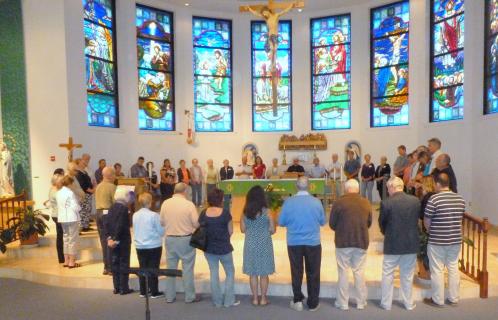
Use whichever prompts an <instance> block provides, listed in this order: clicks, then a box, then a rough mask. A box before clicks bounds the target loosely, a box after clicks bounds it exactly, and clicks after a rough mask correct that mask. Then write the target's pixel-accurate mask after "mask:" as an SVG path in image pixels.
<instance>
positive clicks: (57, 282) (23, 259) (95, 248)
mask: <svg viewBox="0 0 498 320" xmlns="http://www.w3.org/2000/svg"><path fill="white" fill-rule="evenodd" d="M240 239H241V238H239V239H238V240H236V241H234V247H235V252H234V261H235V267H236V279H235V292H236V293H237V294H244V295H249V294H250V293H251V291H250V287H249V283H248V277H247V276H245V275H243V274H242V273H241V270H242V266H241V264H242V262H241V260H242V259H241V251H242V244H243V242H242V241H241V240H240ZM80 240H81V241H80V248H82V249H81V250H80V259H79V260H78V261H79V262H80V263H81V264H82V267H80V268H76V269H67V268H63V267H62V266H61V265H59V264H57V253H56V250H55V236H52V235H51V236H48V237H43V238H41V239H40V245H39V247H36V248H24V247H20V246H19V244H18V243H13V244H9V248H8V250H7V252H6V254H4V255H0V277H8V278H15V279H23V280H28V281H32V282H36V283H40V284H45V285H52V286H59V287H70V288H91V289H104V290H109V291H110V290H111V288H112V277H109V276H103V275H102V270H103V264H102V262H101V250H100V242H99V240H98V237H97V235H96V234H95V235H84V236H82V237H81V239H80ZM274 246H275V251H276V256H275V263H276V268H277V271H279V272H277V273H276V274H274V275H272V276H271V277H270V283H271V285H270V288H269V295H271V296H288V297H290V296H292V287H291V280H290V272H289V270H288V259H287V257H286V255H285V254H284V251H285V240H283V239H276V240H275V241H274ZM323 246H324V250H323V252H324V256H323V258H322V282H321V291H320V295H321V296H322V297H324V298H333V297H335V291H336V284H337V282H336V279H337V276H336V273H337V271H336V267H335V261H334V260H333V251H334V249H333V246H331V245H330V244H324V245H323ZM370 247H371V248H370V249H369V253H368V258H367V277H366V278H367V287H368V294H369V299H380V278H381V270H380V269H381V261H382V251H381V250H382V242H378V241H373V242H371V246H370ZM282 248H283V249H282ZM164 260H165V254H164V253H163V257H162V264H161V267H162V268H164V267H165V261H164ZM131 261H132V262H131V265H132V266H136V265H138V262H137V258H136V252H135V250H134V249H132V250H131ZM220 269H222V268H220ZM220 276H221V278H223V277H224V275H223V272H220ZM351 281H352V279H351ZM195 283H196V289H197V292H199V293H203V294H205V293H209V292H210V283H209V269H208V267H207V263H206V261H205V259H204V256H203V254H202V252H200V251H199V252H198V255H197V259H196V268H195ZM130 285H131V287H132V288H134V289H138V279H137V278H136V277H135V276H133V275H132V276H131V277H130ZM398 286H399V284H398V283H397V284H396V288H395V296H397V295H398ZM177 287H178V290H179V291H180V292H182V291H183V286H182V281H181V280H178V281H177ZM160 288H161V290H163V289H164V288H165V279H164V278H161V279H160ZM303 290H304V292H306V285H305V284H303ZM493 294H494V295H498V288H497V287H496V286H494V287H493V286H491V288H490V295H493ZM429 295H430V290H429V287H428V286H427V284H423V283H416V284H415V286H414V297H415V299H416V300H422V299H423V298H424V297H428V296H429ZM461 297H462V298H477V297H479V287H478V285H477V284H475V283H474V282H472V281H471V280H470V279H467V278H465V277H464V276H463V275H462V287H461Z"/></svg>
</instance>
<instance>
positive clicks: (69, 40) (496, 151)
mask: <svg viewBox="0 0 498 320" xmlns="http://www.w3.org/2000/svg"><path fill="white" fill-rule="evenodd" d="M37 2H38V1H36V0H25V1H24V2H23V4H24V6H25V9H26V10H25V12H24V16H25V17H30V18H31V17H32V16H39V15H41V14H43V12H44V11H45V12H46V13H47V14H49V16H53V19H54V20H55V21H58V24H59V26H60V25H64V27H65V30H63V31H61V30H58V31H57V32H56V34H55V37H56V38H57V39H56V40H58V41H61V42H62V43H63V45H64V48H65V49H64V50H63V52H61V53H58V55H60V58H61V59H60V60H59V61H58V63H60V64H63V65H64V68H60V70H58V72H59V73H58V74H57V75H54V77H57V78H58V79H59V78H60V79H63V80H66V81H63V80H59V81H63V82H64V86H63V88H64V90H66V88H65V82H67V90H66V91H64V92H62V93H61V98H60V100H59V101H58V102H57V103H52V106H53V107H52V108H53V111H54V112H55V113H57V114H59V112H60V114H62V119H64V115H67V121H68V123H69V126H68V128H67V129H64V130H62V131H58V133H57V134H52V135H51V136H53V137H55V136H57V137H58V138H60V139H65V138H66V137H67V135H69V134H70V135H72V136H73V137H74V138H75V140H76V141H77V142H81V143H83V145H84V149H85V151H88V152H89V153H91V154H92V155H93V156H94V160H95V161H96V160H98V159H97V158H106V159H107V160H108V163H113V162H115V161H119V162H121V163H123V165H124V167H125V168H128V167H129V166H130V165H131V164H132V163H133V162H134V161H135V159H136V158H137V156H139V155H143V156H145V157H146V159H150V160H152V161H154V162H155V163H156V164H159V163H160V162H162V159H164V158H166V157H168V158H170V159H172V160H173V162H174V163H175V164H177V163H178V160H180V159H183V158H184V159H187V160H189V159H192V158H193V157H197V158H199V160H200V161H201V162H202V163H204V162H205V160H206V159H208V158H213V159H214V160H215V163H216V164H221V161H222V160H223V159H224V158H228V159H230V161H231V162H232V164H234V165H236V164H237V163H238V162H239V158H240V151H241V146H242V145H243V144H244V143H246V142H249V141H251V142H254V143H256V145H257V146H258V147H259V150H260V154H261V155H262V156H263V158H264V159H265V160H266V161H267V162H269V161H270V159H271V158H272V157H281V153H280V152H279V151H278V150H277V144H278V140H279V138H280V136H281V134H282V133H253V132H252V128H251V78H250V75H251V63H250V61H251V60H250V57H251V52H250V21H251V19H252V17H251V16H250V15H249V14H239V13H223V12H215V11H206V10H197V9H196V8H193V7H185V6H175V5H172V4H169V3H168V1H167V0H166V1H159V0H143V1H140V3H142V4H145V5H149V6H153V7H157V8H160V9H165V10H169V11H173V12H174V20H175V22H174V23H175V84H176V87H175V88H176V124H177V132H176V133H156V132H143V131H139V130H138V129H137V128H138V117H137V105H138V102H137V100H138V93H137V75H136V56H135V52H136V50H135V41H136V38H135V27H134V21H135V16H134V15H135V11H134V9H135V2H134V1H132V0H119V1H116V2H117V8H116V11H117V18H116V24H117V33H116V34H117V55H118V74H119V99H120V122H121V128H120V129H101V128H93V127H88V126H87V124H86V111H85V103H86V91H85V73H84V72H85V70H84V57H83V30H82V15H81V10H82V9H81V1H80V0H67V1H62V0H54V1H53V2H57V3H58V5H59V6H63V7H64V8H63V14H62V15H61V13H60V12H57V14H55V16H54V13H52V12H51V11H50V10H48V9H46V8H43V7H42V6H41V5H40V4H37ZM390 2H393V1H384V0H383V1H381V0H378V1H370V2H369V3H368V4H363V5H357V6H351V7H343V8H331V9H329V10H320V11H318V12H310V11H308V10H304V11H303V12H302V13H297V12H296V13H293V14H291V15H289V16H288V18H290V19H292V24H293V26H292V29H293V52H292V55H293V56H292V57H293V59H292V62H293V119H294V123H293V127H294V131H293V132H292V134H296V135H300V134H304V133H309V132H310V131H311V120H310V119H311V109H310V94H311V92H310V91H311V89H310V63H309V61H310V52H309V19H310V18H312V17H321V16H327V15H334V14H343V13H351V23H352V27H351V28H352V48H351V61H352V66H351V81H352V101H351V103H352V128H351V129H350V130H338V131H324V132H323V133H325V134H326V136H327V139H328V142H329V148H328V150H326V151H324V152H319V153H318V155H319V157H320V158H321V160H322V162H323V163H328V162H329V161H330V154H331V153H333V152H338V153H339V154H340V155H341V158H342V157H343V149H344V145H345V144H346V143H347V142H348V141H350V140H357V141H359V142H360V143H361V145H362V148H363V152H368V153H370V154H371V155H372V157H373V160H374V163H378V161H379V158H380V156H381V155H386V156H387V157H388V159H389V161H390V162H391V163H392V162H393V161H394V158H395V156H396V146H397V145H399V144H405V145H407V146H408V148H409V149H410V150H411V149H413V148H415V147H416V146H417V145H419V144H426V141H427V139H428V138H430V137H433V136H437V137H439V138H441V140H442V141H443V149H444V150H445V151H446V152H448V153H449V154H450V155H451V156H452V158H453V165H454V167H455V171H456V172H457V176H458V180H459V189H460V192H461V193H462V194H463V195H464V196H465V198H466V199H467V200H468V201H469V204H471V205H472V207H473V208H472V209H473V210H474V211H475V213H476V214H481V215H488V216H491V217H493V218H492V219H493V221H494V222H495V223H498V211H497V209H496V208H495V207H494V206H492V205H491V204H489V203H490V202H491V201H490V200H491V199H494V198H495V196H496V194H498V187H497V185H498V177H497V173H495V172H497V171H496V169H495V168H493V167H492V165H493V162H494V163H495V164H496V162H497V161H496V159H498V146H497V143H496V142H497V141H498V136H497V132H498V130H497V129H496V127H497V125H498V117H497V116H487V117H484V116H482V83H483V80H482V79H483V78H482V75H483V67H482V66H483V54H482V52H483V51H482V50H483V23H482V21H483V17H484V8H483V3H482V1H466V9H465V15H466V16H465V19H466V21H465V23H466V26H465V27H466V30H465V32H466V34H465V93H466V94H465V116H464V120H461V121H453V122H448V123H437V124H429V121H428V119H429V107H428V102H429V99H428V96H429V82H428V81H429V61H430V60H429V1H428V0H427V1H426V0H411V9H410V125H409V126H406V127H396V128H375V129H373V128H370V123H369V121H370V109H369V99H370V98H369V87H370V78H369V77H370V75H369V72H370V66H369V61H370V37H369V27H370V21H369V19H370V8H371V7H376V6H379V5H383V4H387V3H390ZM193 15H198V16H206V17H213V18H225V19H232V23H233V26H232V31H233V66H234V70H233V84H234V87H233V100H234V132H233V133H199V134H197V136H196V139H197V142H196V144H195V145H194V146H189V145H187V144H186V138H185V136H184V135H180V133H183V132H185V131H186V118H185V117H184V115H183V114H184V110H190V109H192V106H193V80H192V40H191V39H192V36H191V31H192V29H191V21H192V16H193ZM54 20H52V21H54ZM35 21H36V20H35ZM24 23H25V25H27V27H28V29H29V30H34V29H37V30H38V29H39V28H42V29H43V28H44V27H45V26H46V25H47V24H48V22H47V21H45V22H44V21H38V22H36V23H37V24H35V25H32V23H33V22H31V21H30V20H29V19H25V22H24ZM25 32H28V31H25ZM45 37H47V40H50V38H52V36H49V35H47V34H46V35H45ZM29 41H30V35H29V34H27V35H26V42H29ZM29 50H30V48H29V45H28V47H27V51H29ZM31 50H32V53H31V55H30V54H29V52H28V53H27V62H28V84H29V83H30V76H31V78H32V82H31V83H32V84H34V83H35V81H36V77H37V76H38V75H39V74H40V72H50V70H51V69H50V65H46V64H44V62H43V61H42V59H39V58H38V57H37V55H36V54H35V52H36V51H35V50H40V48H38V47H37V48H35V47H33V48H31ZM47 50H48V49H47ZM48 52H49V51H48ZM29 62H32V63H31V65H30V63H29ZM45 86H46V87H50V86H52V87H53V88H54V89H55V88H56V86H57V84H56V83H51V84H50V83H47V84H45ZM32 87H33V91H34V92H32V94H31V95H29V96H30V97H31V98H29V97H28V99H29V101H28V104H29V105H30V118H32V117H37V116H42V115H43V110H42V109H37V105H39V104H40V100H41V101H43V99H47V98H46V92H47V91H46V89H45V90H44V91H43V92H42V91H40V92H36V91H37V88H38V87H37V86H35V85H33V86H32ZM30 123H33V122H32V121H30ZM53 130H54V129H53V128H52V127H51V126H50V125H49V124H45V125H37V126H36V127H33V128H32V131H33V132H34V133H37V132H40V133H41V132H43V131H46V132H52V131H53ZM65 130H67V131H65ZM32 136H33V135H32ZM58 142H59V141H57V143H58ZM53 149H54V148H53V147H52V145H50V148H49V147H48V146H47V147H46V149H45V152H46V153H47V154H48V153H50V152H52V150H53ZM39 152H40V150H37V153H39ZM482 153H485V154H489V156H487V155H486V156H484V157H475V158H474V157H473V156H472V155H473V154H482ZM292 155H293V154H292V153H288V159H289V158H290V157H292ZM309 155H310V156H311V153H310V154H309ZM33 157H34V158H33V161H36V159H37V157H39V158H40V160H41V161H43V162H47V160H46V159H45V158H44V157H45V155H44V154H43V155H40V156H38V155H33ZM481 159H482V160H481ZM493 159H494V160H493ZM62 160H63V159H62ZM341 160H342V159H341ZM62 163H63V161H62V162H60V164H62ZM56 164H59V163H55V164H53V163H48V166H49V167H50V169H52V167H54V166H55V165H56ZM93 166H94V167H95V166H96V162H94V163H93ZM45 167H47V165H45V166H40V167H39V168H38V170H37V172H34V173H33V176H38V177H40V178H39V179H40V180H39V181H40V182H39V184H38V185H39V186H40V187H42V186H43V184H44V182H43V181H42V180H43V179H45V178H46V177H48V176H49V175H48V173H47V172H48V171H50V170H47V169H44V168H45ZM490 174H491V175H490ZM478 178H487V179H489V178H491V179H494V180H491V182H493V181H494V183H488V184H489V185H491V187H489V188H488V189H489V190H486V191H484V192H483V191H482V188H480V186H481V183H480V182H479V181H480V180H478ZM42 189H43V188H42ZM40 192H42V191H39V193H40ZM36 193H37V192H36V190H35V197H36ZM42 193H43V195H45V193H46V192H45V190H43V192H42Z"/></svg>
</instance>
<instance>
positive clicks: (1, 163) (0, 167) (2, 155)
mask: <svg viewBox="0 0 498 320" xmlns="http://www.w3.org/2000/svg"><path fill="white" fill-rule="evenodd" d="M0 148H1V152H0V197H2V198H4V197H11V196H14V195H15V191H14V170H13V168H12V155H11V153H10V151H9V149H8V148H7V145H6V144H5V143H4V142H1V143H0Z"/></svg>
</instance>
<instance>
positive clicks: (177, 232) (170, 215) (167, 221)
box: [161, 182, 200, 303]
mask: <svg viewBox="0 0 498 320" xmlns="http://www.w3.org/2000/svg"><path fill="white" fill-rule="evenodd" d="M198 220H199V216H198V214H197V209H196V208H195V205H194V204H193V203H192V202H191V201H189V200H187V185H186V184H185V183H183V182H180V183H177V184H176V185H175V194H174V195H173V197H172V198H170V199H168V200H166V201H164V202H163V204H162V206H161V225H162V226H163V227H164V234H165V235H166V241H165V243H166V265H167V268H168V269H177V267H178V261H179V260H181V261H182V271H183V286H184V288H185V302H186V303H193V302H198V301H200V300H199V298H197V297H196V295H195V286H194V264H195V249H194V248H193V247H191V246H190V238H191V237H192V233H193V232H194V231H195V229H196V228H197V227H199V222H198ZM175 283H176V282H175V278H174V277H168V278H167V279H166V302H168V303H172V302H174V301H175V299H176V284H175Z"/></svg>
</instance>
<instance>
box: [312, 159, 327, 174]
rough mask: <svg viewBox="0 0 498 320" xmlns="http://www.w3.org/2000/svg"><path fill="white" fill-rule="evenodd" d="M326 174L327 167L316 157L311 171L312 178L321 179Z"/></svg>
mask: <svg viewBox="0 0 498 320" xmlns="http://www.w3.org/2000/svg"><path fill="white" fill-rule="evenodd" d="M326 174H327V170H325V167H324V166H322V165H321V164H320V159H318V158H314V159H313V166H312V167H311V169H310V171H309V176H310V178H315V179H319V178H323V177H325V175H326Z"/></svg>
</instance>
